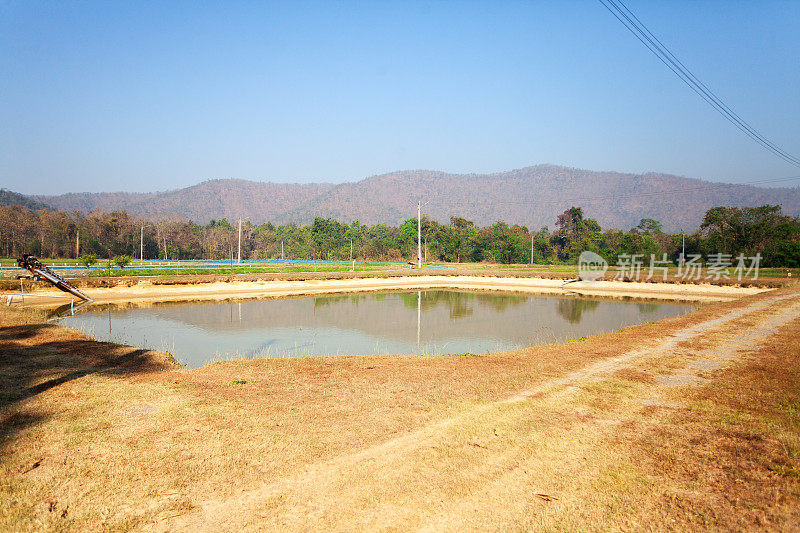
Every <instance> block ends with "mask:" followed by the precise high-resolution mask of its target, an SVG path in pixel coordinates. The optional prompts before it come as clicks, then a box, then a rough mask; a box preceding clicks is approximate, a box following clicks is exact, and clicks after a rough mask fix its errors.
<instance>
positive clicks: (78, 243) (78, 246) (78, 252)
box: [75, 230, 81, 258]
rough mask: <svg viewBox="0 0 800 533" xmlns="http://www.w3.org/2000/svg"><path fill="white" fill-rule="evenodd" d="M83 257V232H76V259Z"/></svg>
mask: <svg viewBox="0 0 800 533" xmlns="http://www.w3.org/2000/svg"><path fill="white" fill-rule="evenodd" d="M80 255H81V230H77V231H76V232H75V257H76V258H77V257H78V256H80Z"/></svg>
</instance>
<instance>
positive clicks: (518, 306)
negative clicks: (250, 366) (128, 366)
mask: <svg viewBox="0 0 800 533" xmlns="http://www.w3.org/2000/svg"><path fill="white" fill-rule="evenodd" d="M694 308H695V306H693V305H690V304H679V303H661V302H658V303H650V302H647V303H642V302H641V301H620V300H601V299H588V298H581V297H577V296H564V297H552V296H540V295H530V294H519V293H507V292H467V291H453V290H424V291H413V292H384V293H358V294H346V295H326V296H315V297H304V298H288V299H272V300H257V301H253V300H248V301H241V302H233V303H230V302H226V303H202V304H201V303H191V304H175V303H164V304H155V305H152V306H150V307H128V308H126V307H116V306H92V307H90V308H89V309H87V310H86V311H84V312H81V313H78V314H76V315H75V316H69V317H66V318H63V319H60V320H59V323H60V324H62V325H65V326H69V327H72V328H75V329H78V330H80V331H82V332H84V333H86V334H88V335H90V336H92V337H94V338H95V339H97V340H100V341H110V342H115V343H120V344H127V345H131V346H138V347H141V348H148V349H154V350H161V351H168V352H170V353H171V354H172V355H173V356H174V357H175V358H176V359H177V360H178V361H180V362H181V363H182V364H184V365H186V366H187V367H189V368H196V367H199V366H203V365H205V364H208V363H210V362H213V361H220V360H227V359H238V358H242V357H245V358H255V357H298V356H320V355H371V354H420V355H453V354H462V353H474V354H481V353H486V352H495V351H502V350H512V349H517V348H523V347H527V346H532V345H537V344H548V343H553V342H564V341H566V340H569V339H578V338H580V337H585V336H588V335H594V334H597V333H605V332H610V331H617V330H619V329H620V328H624V327H626V326H631V325H634V324H643V323H646V322H652V321H656V320H661V319H664V318H668V317H674V316H678V315H682V314H685V313H688V312H690V311H692V310H693V309H694Z"/></svg>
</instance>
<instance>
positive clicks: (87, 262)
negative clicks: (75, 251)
mask: <svg viewBox="0 0 800 533" xmlns="http://www.w3.org/2000/svg"><path fill="white" fill-rule="evenodd" d="M78 262H79V263H80V264H82V265H83V266H85V267H86V268H89V267H90V266H92V265H96V264H97V256H96V255H94V254H84V255H82V256H80V257H79V258H78Z"/></svg>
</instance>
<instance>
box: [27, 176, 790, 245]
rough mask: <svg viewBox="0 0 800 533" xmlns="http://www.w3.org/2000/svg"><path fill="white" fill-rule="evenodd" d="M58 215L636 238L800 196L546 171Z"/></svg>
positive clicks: (376, 179) (186, 198)
mask: <svg viewBox="0 0 800 533" xmlns="http://www.w3.org/2000/svg"><path fill="white" fill-rule="evenodd" d="M35 198H36V199H37V200H38V201H41V202H44V203H47V204H48V205H50V206H52V207H54V208H56V209H60V210H67V211H70V210H80V211H91V210H106V211H109V210H114V209H124V210H126V211H128V212H129V213H131V214H133V215H137V216H143V217H147V218H152V219H160V218H168V217H174V216H180V217H184V218H187V219H190V220H192V221H194V222H197V223H200V224H206V223H207V222H208V221H209V220H211V219H220V218H227V219H229V220H234V219H237V218H239V217H241V218H243V219H245V220H249V221H251V222H252V223H254V224H260V223H264V222H268V221H269V222H273V223H276V224H286V223H300V224H307V223H310V222H311V221H313V219H314V217H317V216H320V217H326V218H328V217H330V218H336V219H338V220H340V221H344V222H349V221H351V220H359V221H360V222H361V223H363V224H375V223H379V222H383V223H386V224H390V225H397V224H399V223H401V222H402V221H404V220H406V219H408V218H413V217H415V216H416V211H417V210H416V207H417V201H418V200H420V199H421V200H422V202H423V208H422V211H423V213H424V214H427V215H429V216H431V217H432V218H434V219H436V220H438V221H440V222H447V221H449V219H450V216H452V215H456V216H460V217H463V218H466V219H469V220H473V221H474V222H475V223H476V224H477V225H479V226H486V225H490V224H492V223H494V222H496V221H498V220H502V221H505V222H508V223H510V224H521V225H525V226H528V227H529V228H531V229H539V228H540V227H542V226H549V227H550V228H551V229H553V227H554V224H555V220H556V216H557V215H558V214H560V213H562V212H563V211H564V210H565V209H567V208H569V207H571V206H573V205H575V206H581V207H583V209H584V213H585V214H586V215H587V216H589V217H592V218H595V219H597V221H598V222H599V223H600V225H601V226H602V227H603V228H619V229H629V228H631V227H633V226H635V225H636V224H637V223H638V222H639V220H640V219H642V218H654V219H656V220H660V221H661V222H662V223H663V224H664V229H665V230H666V231H679V230H681V229H684V230H687V231H691V230H693V229H696V228H697V227H698V226H699V225H700V223H701V221H702V219H703V215H704V214H705V212H706V211H707V210H708V209H709V208H711V207H715V206H719V205H724V206H757V205H763V204H780V205H781V206H782V207H783V211H784V212H785V213H787V214H791V215H795V216H796V215H798V214H800V189H798V188H764V187H754V186H749V185H733V184H724V183H713V182H707V181H702V180H699V179H691V178H684V177H679V176H672V175H668V174H655V173H648V174H623V173H618V172H594V171H589V170H581V169H574V168H568V167H560V166H554V165H538V166H533V167H526V168H522V169H518V170H512V171H509V172H501V173H495V174H447V173H444V172H435V171H424V170H417V171H402V172H394V173H390V174H383V175H380V176H373V177H370V178H366V179H364V180H361V181H358V182H349V183H342V184H338V185H333V184H329V183H313V184H288V183H269V182H253V181H246V180H238V179H226V180H212V181H206V182H203V183H201V184H199V185H195V186H192V187H187V188H185V189H177V190H172V191H166V192H158V193H146V194H134V193H71V194H65V195H60V196H37V197H35Z"/></svg>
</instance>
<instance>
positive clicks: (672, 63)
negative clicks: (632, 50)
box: [598, 0, 800, 167]
mask: <svg viewBox="0 0 800 533" xmlns="http://www.w3.org/2000/svg"><path fill="white" fill-rule="evenodd" d="M598 1H599V2H600V3H601V4H603V6H604V7H605V8H606V9H607V10H608V11H609V12H610V13H611V14H612V15H614V17H615V18H616V19H617V20H618V21H619V22H620V23H621V24H622V25H623V26H625V28H626V29H628V31H630V32H631V33H632V34H633V35H634V37H636V38H637V39H638V40H639V41H640V42H641V43H642V44H643V45H644V46H645V47H646V48H647V49H648V50H650V52H652V53H653V55H655V56H656V57H657V58H658V59H659V60H660V61H661V62H662V63H664V65H666V66H667V68H669V69H670V70H671V71H672V72H673V73H674V74H675V75H676V76H678V78H679V79H680V80H681V81H683V82H684V83H685V84H686V85H687V86H688V87H689V88H690V89H692V91H694V92H695V93H696V94H697V95H698V96H700V97H701V98H702V99H703V100H705V101H706V103H708V104H709V105H710V106H711V107H713V108H714V109H715V110H716V111H717V112H718V113H720V114H721V115H722V116H723V117H724V118H725V119H726V120H728V121H729V122H731V123H732V124H733V125H734V126H735V127H736V128H738V129H739V130H740V131H742V133H744V134H745V135H747V136H748V137H750V138H751V139H752V140H754V141H756V142H757V143H758V144H760V145H761V146H762V147H763V148H765V149H767V150H768V151H770V152H772V153H773V154H774V155H776V156H777V157H779V158H781V159H783V160H784V161H785V162H787V163H789V164H791V165H794V166H797V167H800V159H798V158H796V157H794V156H792V155H791V154H789V153H787V152H786V151H785V150H782V149H781V148H779V147H778V146H776V145H775V144H774V143H772V142H771V141H769V140H768V139H767V138H766V137H764V136H763V135H762V134H761V133H759V132H758V131H757V130H755V129H754V128H753V127H752V126H750V125H749V124H748V123H747V122H745V121H744V120H743V119H742V118H741V117H740V116H739V115H738V114H736V113H735V112H734V111H733V110H732V109H731V108H730V107H729V106H728V105H726V104H725V103H724V102H723V101H722V100H721V99H720V98H719V97H717V96H716V95H715V94H714V93H713V92H711V90H710V89H708V87H707V86H706V85H705V84H704V83H702V82H701V81H700V80H699V79H698V78H697V77H696V76H695V75H694V74H693V73H692V72H691V71H689V69H688V68H686V66H685V65H684V64H683V63H682V62H681V61H680V60H678V58H677V57H675V55H674V54H672V52H670V51H669V49H668V48H667V47H666V46H664V44H663V43H662V42H661V41H660V40H659V39H658V38H657V37H656V36H655V35H653V34H652V32H650V30H648V29H647V27H646V26H645V25H644V24H643V23H642V22H641V21H640V20H639V19H638V17H636V15H634V14H633V12H632V11H630V10H629V9H628V8H627V6H625V4H623V3H622V1H621V0H598Z"/></svg>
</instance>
